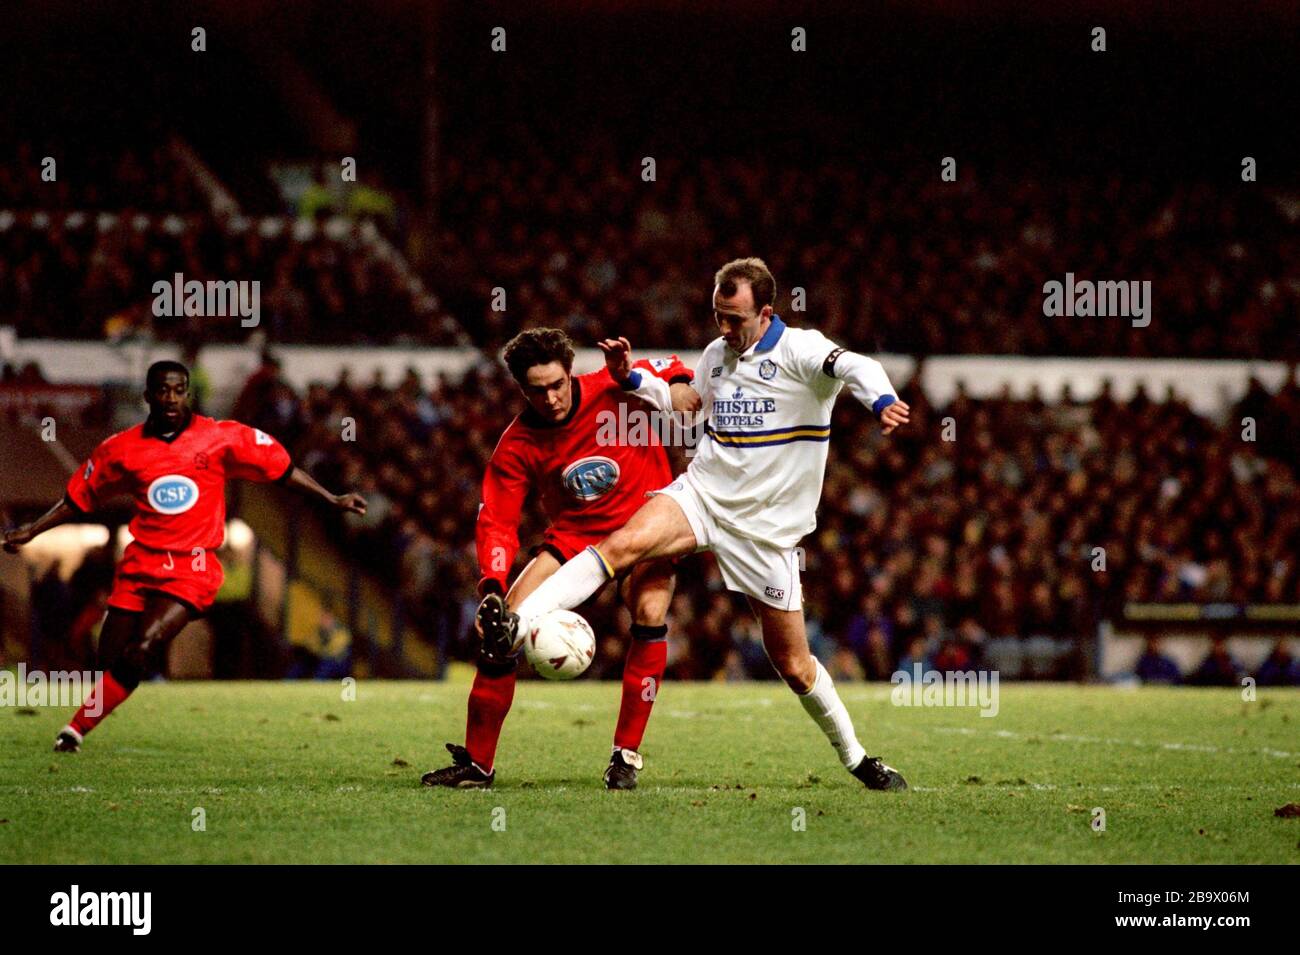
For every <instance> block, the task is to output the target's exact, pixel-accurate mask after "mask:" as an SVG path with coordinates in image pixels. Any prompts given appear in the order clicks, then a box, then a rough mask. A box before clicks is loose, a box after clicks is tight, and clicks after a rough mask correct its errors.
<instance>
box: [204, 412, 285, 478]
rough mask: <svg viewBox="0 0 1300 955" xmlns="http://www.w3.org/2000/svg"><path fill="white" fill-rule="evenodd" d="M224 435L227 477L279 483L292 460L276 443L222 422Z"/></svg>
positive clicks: (260, 433) (259, 433)
mask: <svg viewBox="0 0 1300 955" xmlns="http://www.w3.org/2000/svg"><path fill="white" fill-rule="evenodd" d="M221 430H222V431H223V432H225V435H226V461H225V466H226V476H227V477H232V478H238V479H242V480H245V481H278V480H280V478H282V477H284V476H285V475H286V474H288V473H289V470H290V468H292V467H293V461H292V459H290V457H289V452H288V451H286V450H285V449H284V445H282V444H281V443H280V442H279V441H277V440H275V438H273V437H271V436H270V435H269V434H267V433H266V432H265V431H261V430H259V429H257V428H250V427H249V426H248V425H246V424H240V423H239V422H238V421H222V422H221Z"/></svg>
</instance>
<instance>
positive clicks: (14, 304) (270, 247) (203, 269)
mask: <svg viewBox="0 0 1300 955" xmlns="http://www.w3.org/2000/svg"><path fill="white" fill-rule="evenodd" d="M177 273H179V274H181V275H182V276H183V277H184V280H185V281H191V280H197V281H200V282H208V281H218V282H226V281H236V280H238V281H256V282H259V283H260V285H259V287H258V309H259V315H258V320H257V323H256V325H255V326H250V327H247V328H246V327H243V325H242V324H241V316H234V317H230V316H226V317H218V318H214V317H212V316H188V317H170V316H166V317H160V316H157V315H155V314H154V309H153V303H154V297H155V296H154V292H153V286H154V283H155V282H158V281H166V282H168V283H171V282H172V281H173V276H174V275H176V274H177ZM0 324H13V325H14V326H15V327H16V328H17V330H18V332H19V334H20V335H23V336H24V337H37V338H39V337H57V338H90V339H107V340H110V341H115V340H121V339H123V338H146V339H162V340H171V341H191V342H192V341H204V342H213V341H241V340H244V339H246V338H247V337H248V336H249V335H250V334H253V333H254V332H257V331H260V332H262V333H263V334H265V335H266V336H267V337H269V338H270V339H271V340H273V341H277V342H295V343H311V342H338V341H348V342H363V343H384V344H403V343H405V344H413V343H416V342H418V343H419V344H423V345H453V344H456V343H457V341H458V332H459V330H458V327H457V326H456V323H455V321H454V320H452V319H451V318H450V317H449V316H447V315H446V314H444V313H440V312H438V311H437V310H435V311H433V312H432V313H427V312H425V311H422V310H421V309H418V308H417V307H416V306H415V302H414V300H413V297H412V295H411V293H410V292H409V291H408V289H407V288H406V287H405V283H404V281H403V280H402V279H401V278H400V277H399V276H398V275H397V274H396V273H395V272H394V271H393V270H392V269H391V268H390V267H389V265H388V264H387V263H385V262H383V261H382V260H381V259H380V258H379V257H377V256H376V255H374V254H372V253H371V252H369V251H368V250H367V248H366V247H365V246H364V245H363V244H362V243H361V242H360V241H359V239H358V237H357V234H356V232H355V229H354V228H353V227H347V228H346V229H345V230H344V232H343V234H341V235H338V236H334V235H332V234H328V233H327V232H326V231H325V230H324V229H322V228H319V227H316V226H314V225H312V224H310V223H306V224H304V223H295V222H294V221H293V220H288V221H287V222H285V221H279V220H274V219H269V220H260V221H257V220H244V221H243V223H242V224H238V225H237V224H234V223H230V222H226V223H219V222H218V221H216V220H215V219H213V218H212V217H211V216H208V215H189V216H184V217H182V216H177V215H167V216H148V217H144V218H142V219H137V217H136V215H134V214H126V213H124V214H122V215H120V216H118V217H116V218H114V219H112V220H101V219H100V217H99V216H97V215H85V214H82V213H71V214H61V213H54V214H46V213H32V212H20V213H18V214H16V215H12V216H10V217H8V218H6V217H5V214H4V213H0Z"/></svg>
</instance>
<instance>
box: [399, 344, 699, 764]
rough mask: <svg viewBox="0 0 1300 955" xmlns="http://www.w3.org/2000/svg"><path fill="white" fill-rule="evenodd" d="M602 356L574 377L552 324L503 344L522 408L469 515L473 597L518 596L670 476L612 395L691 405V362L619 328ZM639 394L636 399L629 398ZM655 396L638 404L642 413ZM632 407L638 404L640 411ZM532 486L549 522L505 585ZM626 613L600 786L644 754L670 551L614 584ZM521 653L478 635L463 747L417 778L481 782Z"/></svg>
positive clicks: (661, 454) (650, 432)
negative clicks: (618, 686)
mask: <svg viewBox="0 0 1300 955" xmlns="http://www.w3.org/2000/svg"><path fill="white" fill-rule="evenodd" d="M600 347H601V349H602V351H604V352H605V355H606V366H605V367H604V368H602V369H600V370H599V371H594V372H591V373H590V374H586V375H574V374H572V369H573V343H572V342H571V341H570V340H569V337H568V336H567V335H566V334H565V333H564V332H563V331H561V330H559V329H555V328H539V329H532V330H529V331H526V332H522V333H521V334H519V335H517V336H515V338H513V339H511V341H510V342H509V343H507V345H506V347H505V352H504V357H505V361H506V365H507V366H508V367H509V368H510V373H511V375H512V376H513V377H514V379H515V381H516V382H517V383H518V384H519V389H520V391H522V392H523V395H524V397H525V398H526V399H527V401H528V408H527V409H526V410H525V411H524V412H523V414H521V415H519V416H518V417H517V418H515V420H514V421H513V422H511V424H510V426H509V427H508V428H506V430H505V432H504V433H503V434H502V435H501V440H500V442H499V443H498V444H497V447H496V450H495V451H493V452H492V458H491V460H490V461H489V462H488V466H487V472H486V473H485V474H484V476H483V501H482V504H481V505H480V507H479V515H478V525H477V534H476V537H477V548H478V560H479V567H480V571H481V579H480V580H479V585H478V589H479V596H480V597H484V596H486V595H488V594H498V595H500V594H505V595H506V596H505V604H506V606H514V605H515V604H517V603H519V602H520V601H522V600H523V599H524V598H525V597H527V596H528V595H529V594H530V593H532V592H533V591H534V590H535V589H536V588H537V587H538V585H540V584H541V583H542V581H543V580H545V579H546V578H547V577H549V576H550V575H551V574H553V573H555V571H556V570H558V569H559V567H560V566H561V565H562V564H563V563H564V562H565V561H567V560H569V559H570V558H572V557H573V556H574V555H575V554H578V553H581V552H582V550H583V549H584V548H586V547H588V546H589V545H591V544H594V543H596V542H597V541H599V540H601V539H602V536H603V535H605V534H608V533H610V532H611V531H612V530H614V529H615V528H618V527H621V526H622V525H623V523H624V522H626V521H627V519H628V518H629V517H630V516H631V515H632V514H633V513H634V512H635V511H636V510H637V508H639V507H640V506H641V504H642V503H643V502H644V501H645V497H646V494H647V493H649V492H650V491H653V490H656V489H658V488H660V487H663V486H664V485H665V484H666V483H668V482H669V481H671V480H672V468H671V467H670V465H669V461H668V454H667V452H666V451H665V449H664V447H663V445H662V444H661V443H660V442H659V440H658V436H657V434H656V430H657V429H653V428H645V429H642V431H641V434H642V437H637V432H636V429H635V428H629V429H628V434H626V435H619V434H618V433H617V430H616V427H617V422H620V421H622V422H627V421H628V420H629V416H628V415H626V413H625V414H624V415H622V416H620V414H619V411H620V405H622V404H623V403H625V402H627V401H628V399H629V396H630V395H635V396H637V397H638V398H647V400H648V396H649V395H650V394H651V392H654V394H655V396H656V397H657V399H658V400H657V401H655V403H654V407H656V408H663V407H667V406H668V405H669V404H670V403H671V404H672V406H673V408H674V410H676V411H694V410H695V408H696V407H697V405H698V396H697V394H696V392H695V390H694V389H693V388H691V387H690V382H691V379H692V376H691V372H690V370H689V369H688V368H686V366H684V365H683V364H682V363H681V362H679V361H678V360H677V359H676V358H675V357H674V358H672V359H661V360H657V361H654V362H648V361H638V362H636V363H635V364H631V363H629V361H628V356H629V346H628V343H627V340H626V339H619V340H612V339H611V340H607V341H604V342H601V343H600ZM638 403H639V402H638ZM650 408H651V405H646V408H645V409H644V410H646V411H649V410H650ZM637 410H642V409H637ZM533 491H536V492H537V493H538V494H539V495H540V498H541V504H542V508H543V510H544V511H545V512H546V515H547V516H548V517H549V518H550V520H551V524H550V526H549V527H548V528H547V529H546V533H545V535H544V536H543V539H542V543H541V544H540V546H538V547H537V548H536V549H535V550H534V552H533V553H534V557H533V559H532V561H531V562H530V563H529V564H528V566H527V567H525V568H524V569H523V571H522V572H521V573H520V574H519V576H518V577H517V578H516V579H515V582H514V585H513V586H512V587H510V588H509V593H508V594H507V593H506V589H507V588H506V575H507V574H508V572H509V570H510V567H511V565H512V564H513V563H514V559H515V555H516V554H517V553H518V551H519V520H520V515H521V513H522V511H523V506H524V501H525V500H526V498H527V497H528V495H529V493H530V492H533ZM619 587H620V593H621V595H622V597H623V600H624V602H625V603H626V605H627V606H628V608H629V610H630V611H631V613H632V643H631V646H630V647H629V648H628V654H627V660H626V662H625V663H624V666H623V697H622V704H621V706H620V709H619V714H618V723H617V726H616V728H615V732H614V748H613V752H612V754H611V756H610V762H609V766H608V768H607V769H606V770H605V785H606V786H607V787H608V788H609V789H633V788H635V787H636V777H637V771H638V770H640V769H641V766H642V760H641V756H640V755H639V754H638V752H637V750H638V749H639V748H640V746H641V740H642V737H643V736H644V734H645V727H646V723H647V721H648V720H649V719H650V710H651V707H652V706H653V705H654V698H655V695H656V693H657V691H658V688H659V683H660V681H661V680H662V679H663V674H664V664H665V660H666V657H667V643H666V641H667V633H668V627H667V624H666V623H665V621H666V620H667V617H668V605H669V604H670V603H671V601H672V595H673V568H672V564H671V563H668V562H660V563H651V564H647V565H645V566H644V567H638V568H637V569H636V570H635V571H633V572H632V573H631V574H629V575H628V576H627V577H626V578H624V579H623V580H621V581H620V582H619ZM517 665H518V662H517V656H516V654H515V653H513V652H512V648H510V647H500V646H491V645H488V644H486V643H485V644H484V645H483V646H482V647H481V648H480V651H479V657H478V673H477V675H476V676H475V678H474V687H473V689H472V690H471V691H470V695H469V713H468V718H467V720H466V727H465V745H464V746H456V745H454V744H452V743H448V744H447V749H448V750H449V751H450V752H451V754H452V761H453V762H452V765H451V766H448V767H446V768H444V769H439V770H437V771H435V772H430V773H425V775H424V776H423V777H422V779H421V781H422V782H423V783H424V784H425V785H426V786H451V787H455V788H485V787H488V786H491V785H492V782H493V780H494V779H495V777H496V770H495V768H494V767H493V761H494V759H495V757H496V749H497V740H498V738H499V737H500V735H501V726H502V724H503V723H504V722H505V718H506V714H507V713H509V712H510V704H511V702H512V701H513V700H514V694H515V670H516V668H517Z"/></svg>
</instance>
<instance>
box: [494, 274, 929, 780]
mask: <svg viewBox="0 0 1300 955" xmlns="http://www.w3.org/2000/svg"><path fill="white" fill-rule="evenodd" d="M775 301H776V282H775V280H774V279H773V277H772V273H771V272H770V271H769V270H768V268H767V266H766V265H765V264H764V263H763V261H762V259H757V258H746V259H737V260H736V261H733V262H729V263H727V264H726V265H724V266H723V267H722V268H721V269H719V270H718V273H717V275H716V276H715V286H714V289H713V316H714V319H715V320H716V321H717V323H718V328H719V330H720V331H721V333H722V337H720V338H717V339H715V340H714V341H713V342H711V343H710V344H709V345H708V347H706V348H705V349H704V352H703V354H702V355H701V356H700V360H699V361H698V362H697V363H696V365H695V381H694V387H695V389H696V390H697V391H698V392H699V396H700V409H699V420H703V421H704V422H705V438H704V439H703V440H702V441H701V443H700V446H699V449H698V450H697V453H696V455H695V457H694V459H693V460H692V461H691V464H690V466H689V467H688V468H687V469H686V472H685V473H684V474H682V475H681V476H680V477H678V478H677V480H675V481H674V482H673V483H672V484H670V485H668V486H667V487H665V488H663V489H661V490H659V491H657V492H655V494H654V496H652V497H651V498H650V499H649V500H648V501H647V502H646V503H645V504H644V505H643V506H642V507H641V508H640V510H638V511H637V512H636V514H635V515H633V517H632V519H631V520H630V521H628V523H627V524H626V525H624V526H623V527H622V528H621V529H619V530H617V531H615V532H614V533H613V534H611V535H610V536H609V537H608V538H606V539H605V540H604V541H602V542H601V543H600V544H598V545H595V546H592V547H588V548H587V549H586V550H584V551H582V552H581V553H579V554H578V555H577V556H575V557H573V558H572V559H571V560H569V561H568V562H567V563H566V564H565V565H564V566H563V567H561V568H560V569H559V570H558V571H557V572H556V573H555V574H554V575H552V576H551V577H550V578H549V579H548V580H547V581H546V582H544V583H543V584H542V585H541V586H540V587H538V588H537V590H535V591H534V592H533V593H532V594H531V595H530V596H529V597H528V598H527V599H526V600H524V601H523V603H522V604H520V606H519V607H518V611H517V612H511V611H508V610H507V609H506V607H505V604H504V602H502V601H501V600H500V598H499V597H498V596H497V595H495V594H489V595H488V597H486V598H484V600H483V603H482V604H481V605H480V606H479V613H478V621H479V624H480V627H481V629H482V631H483V636H484V640H485V641H490V642H491V645H494V646H496V647H498V648H499V649H500V650H502V651H504V652H511V651H512V650H514V651H517V650H518V648H519V647H520V646H521V645H522V640H523V637H524V635H525V634H527V633H528V631H529V621H530V620H535V619H537V618H538V617H539V616H541V615H542V614H544V613H547V612H549V611H551V610H555V609H557V608H564V609H571V608H573V607H576V606H578V605H579V604H581V603H582V602H583V601H585V600H586V599H587V598H588V597H590V596H591V595H592V594H593V593H595V592H596V591H597V590H599V589H600V587H601V586H602V585H603V584H605V583H606V582H607V581H608V580H610V579H612V578H613V577H615V576H617V575H619V574H621V573H623V572H624V571H626V570H627V569H628V568H630V567H631V566H632V565H633V564H636V563H639V562H641V561H645V560H655V559H660V558H671V557H677V556H680V555H683V554H690V553H693V552H695V551H700V550H710V551H712V552H713V555H714V557H715V558H716V560H717V563H718V569H719V570H720V571H721V572H722V578H723V580H724V582H725V583H726V585H727V588H728V589H730V590H733V591H736V592H738V593H741V594H744V595H745V596H746V597H747V598H749V603H750V606H751V607H752V608H753V610H754V613H755V614H756V615H757V617H758V619H759V622H760V624H761V625H762V631H763V646H764V648H765V649H766V651H767V655H768V658H769V659H770V660H771V661H772V665H773V666H774V667H775V668H776V670H777V672H778V673H779V674H780V675H781V678H782V679H783V680H785V682H786V684H787V685H788V686H789V687H790V689H792V690H793V691H794V692H795V693H796V694H797V695H798V696H799V700H800V702H801V703H802V704H803V706H804V709H805V710H807V711H808V714H809V715H810V716H811V717H812V718H813V720H814V722H816V723H817V725H818V726H819V727H820V728H821V730H822V732H824V733H825V734H826V736H827V738H828V739H829V740H830V742H831V745H832V746H834V747H835V750H836V752H837V753H838V755H839V758H840V762H841V763H843V765H844V767H845V768H846V769H848V770H849V771H850V772H851V773H852V774H853V775H854V776H856V777H857V778H858V779H860V780H861V781H862V782H863V783H865V784H866V785H867V787H868V788H870V789H906V788H907V783H906V782H905V781H904V780H903V777H902V775H901V774H899V772H898V771H897V770H895V769H893V768H892V767H889V766H886V765H885V764H884V763H883V762H881V760H880V759H879V757H873V756H868V755H867V754H866V751H865V750H864V749H863V747H862V744H861V743H859V742H858V739H857V735H856V734H855V733H854V730H853V721H852V720H851V719H850V718H849V713H848V710H847V709H846V708H845V706H844V703H843V702H842V701H841V700H840V697H839V694H838V693H836V692H835V685H834V683H833V682H832V681H831V677H830V674H829V673H827V672H826V670H825V668H824V667H823V666H822V665H821V663H820V662H819V661H818V660H817V658H816V657H814V656H813V655H812V654H811V653H810V652H809V650H808V637H807V633H806V631H805V629H804V617H803V604H802V600H801V589H800V583H799V565H798V557H797V553H796V550H795V547H796V545H797V544H798V543H799V541H800V540H801V539H802V538H803V537H804V535H806V534H807V533H808V532H809V531H811V530H812V529H813V528H814V527H816V525H817V520H816V510H817V503H818V501H819V500H820V498H821V490H822V480H823V477H824V475H825V470H826V454H827V450H828V446H829V441H830V426H831V409H832V408H833V407H834V405H835V399H836V398H837V397H838V396H839V393H840V390H841V389H842V388H843V387H844V386H845V385H848V388H849V391H850V392H852V393H853V396H854V397H855V398H857V399H858V400H859V401H860V402H862V404H864V405H866V406H867V407H868V408H870V409H871V411H872V413H873V414H875V415H876V416H877V417H878V418H879V419H880V422H881V426H882V427H883V429H884V432H885V433H886V434H888V433H889V432H891V431H893V430H894V429H895V428H897V427H899V426H900V425H903V424H906V423H907V420H908V410H909V409H908V407H907V405H906V404H905V403H904V402H902V401H899V400H898V396H897V394H896V393H895V392H894V388H893V386H892V385H891V384H890V383H889V377H888V376H887V375H886V374H885V370H884V369H883V368H882V367H881V365H880V363H879V362H877V361H875V360H874V359H871V358H867V357H864V356H862V355H858V354H855V353H853V352H851V351H847V350H845V349H843V348H840V347H838V346H836V345H835V343H834V342H832V341H830V340H829V339H828V338H826V337H825V336H824V335H822V333H821V332H818V331H814V330H813V329H806V328H790V327H788V326H787V325H786V324H785V323H784V322H783V321H782V320H781V318H780V316H778V315H775V314H774V313H773V311H772V308H773V304H774V303H775ZM622 342H623V345H624V346H626V340H625V339H624V340H622ZM624 360H625V361H627V362H629V363H630V355H625V356H624ZM665 390H666V389H665ZM664 400H665V401H666V400H667V398H666V396H665V398H664ZM660 410H661V411H664V412H665V413H671V411H672V407H671V404H668V405H667V406H666V407H665V408H661V409H660Z"/></svg>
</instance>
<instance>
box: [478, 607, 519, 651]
mask: <svg viewBox="0 0 1300 955" xmlns="http://www.w3.org/2000/svg"><path fill="white" fill-rule="evenodd" d="M476 618H477V621H478V628H479V632H481V633H482V634H483V652H484V654H486V655H487V657H488V658H489V659H491V660H493V661H504V660H507V659H509V658H510V657H511V656H512V655H513V654H514V652H515V650H517V649H518V647H519V646H520V645H521V644H522V642H523V641H521V640H519V639H517V638H516V634H517V633H518V631H519V614H517V613H515V612H513V611H511V610H507V609H506V602H505V598H503V597H502V596H501V595H500V594H488V595H487V596H486V597H484V598H483V602H482V603H480V604H479V605H478V612H477V614H476Z"/></svg>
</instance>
